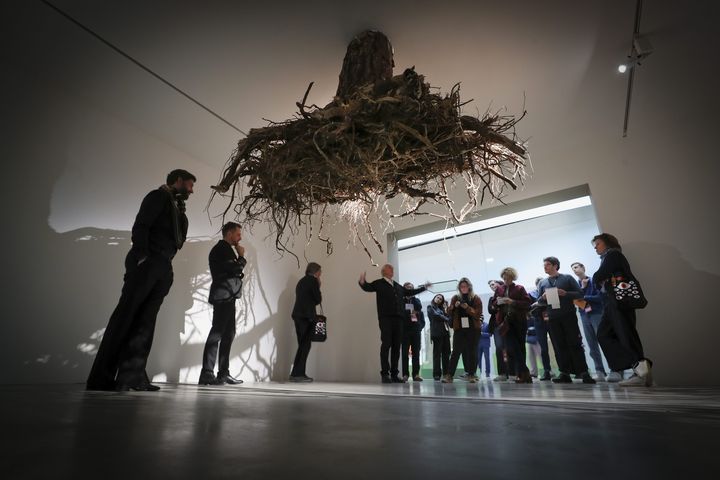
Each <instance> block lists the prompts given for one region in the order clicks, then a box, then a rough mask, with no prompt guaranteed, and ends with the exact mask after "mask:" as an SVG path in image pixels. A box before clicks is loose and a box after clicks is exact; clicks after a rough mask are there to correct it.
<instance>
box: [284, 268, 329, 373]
mask: <svg viewBox="0 0 720 480" xmlns="http://www.w3.org/2000/svg"><path fill="white" fill-rule="evenodd" d="M321 274H322V268H321V267H320V265H318V264H317V263H315V262H310V263H308V266H307V268H306V269H305V276H304V277H303V278H301V279H300V281H299V282H298V283H297V285H296V286H295V305H294V306H293V311H292V319H293V322H295V333H296V334H297V339H298V349H297V353H295V361H294V362H293V368H292V371H291V372H290V381H291V382H312V381H313V379H312V378H310V377H308V376H307V375H306V374H305V364H306V363H307V358H308V354H309V353H310V347H311V346H312V341H311V340H310V339H311V335H312V333H313V328H314V326H315V320H316V319H317V315H316V312H315V308H316V307H317V306H318V305H320V303H321V302H322V294H321V293H320V275H321Z"/></svg>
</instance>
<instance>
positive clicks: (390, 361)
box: [378, 315, 404, 376]
mask: <svg viewBox="0 0 720 480" xmlns="http://www.w3.org/2000/svg"><path fill="white" fill-rule="evenodd" d="M403 321H404V319H403V318H402V317H401V316H399V315H398V316H394V317H390V316H388V317H379V318H378V323H379V325H380V375H383V376H386V375H392V376H397V374H398V373H399V371H398V361H399V360H400V347H401V345H402V331H403Z"/></svg>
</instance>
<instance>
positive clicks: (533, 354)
mask: <svg viewBox="0 0 720 480" xmlns="http://www.w3.org/2000/svg"><path fill="white" fill-rule="evenodd" d="M538 357H542V349H541V348H540V344H539V343H528V344H527V361H528V366H529V367H530V375H531V376H533V377H537V375H538ZM548 371H549V370H548Z"/></svg>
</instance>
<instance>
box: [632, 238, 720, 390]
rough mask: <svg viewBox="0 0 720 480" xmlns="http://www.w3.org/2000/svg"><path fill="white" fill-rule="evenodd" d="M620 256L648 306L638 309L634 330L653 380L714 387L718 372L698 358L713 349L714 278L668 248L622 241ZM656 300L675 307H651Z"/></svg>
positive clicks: (719, 282) (718, 282) (719, 281)
mask: <svg viewBox="0 0 720 480" xmlns="http://www.w3.org/2000/svg"><path fill="white" fill-rule="evenodd" d="M623 252H625V254H626V255H627V257H628V259H629V261H630V266H631V267H632V269H633V273H634V274H635V275H637V277H638V279H639V280H640V283H641V284H642V286H643V290H644V291H645V294H646V296H647V298H648V302H649V303H648V306H647V307H646V308H645V309H644V310H640V311H638V331H639V332H640V338H641V339H642V341H643V348H644V349H645V354H646V355H647V356H648V357H649V358H651V359H652V360H653V362H654V367H655V375H654V376H655V380H656V382H657V383H658V384H659V385H668V384H672V385H673V386H680V385H719V384H720V372H719V371H718V370H717V369H716V368H713V367H712V366H711V365H708V364H707V363H706V362H700V360H701V359H707V358H708V356H709V355H713V353H712V352H713V351H714V350H715V349H716V346H717V338H718V335H717V328H718V322H717V320H718V313H717V307H716V306H715V305H714V302H712V299H713V298H715V295H717V292H718V288H720V276H718V275H714V274H712V273H709V272H705V271H702V270H697V269H695V268H694V267H693V266H692V265H691V264H690V262H688V261H687V260H685V259H684V258H683V257H682V255H681V254H680V252H679V251H678V249H677V248H675V247H673V246H671V245H663V244H659V243H646V242H636V243H628V244H626V245H625V244H623ZM661 299H667V300H666V302H665V303H666V304H667V303H671V304H674V305H675V308H674V309H673V310H671V311H663V310H660V309H659V308H656V305H660V304H661ZM668 300H669V302H667V301H668ZM664 379H672V380H671V381H665V380H664Z"/></svg>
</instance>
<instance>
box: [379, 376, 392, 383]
mask: <svg viewBox="0 0 720 480" xmlns="http://www.w3.org/2000/svg"><path fill="white" fill-rule="evenodd" d="M380 378H381V379H382V380H381V381H382V383H392V379H391V378H390V376H389V375H383V376H382V377H380Z"/></svg>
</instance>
